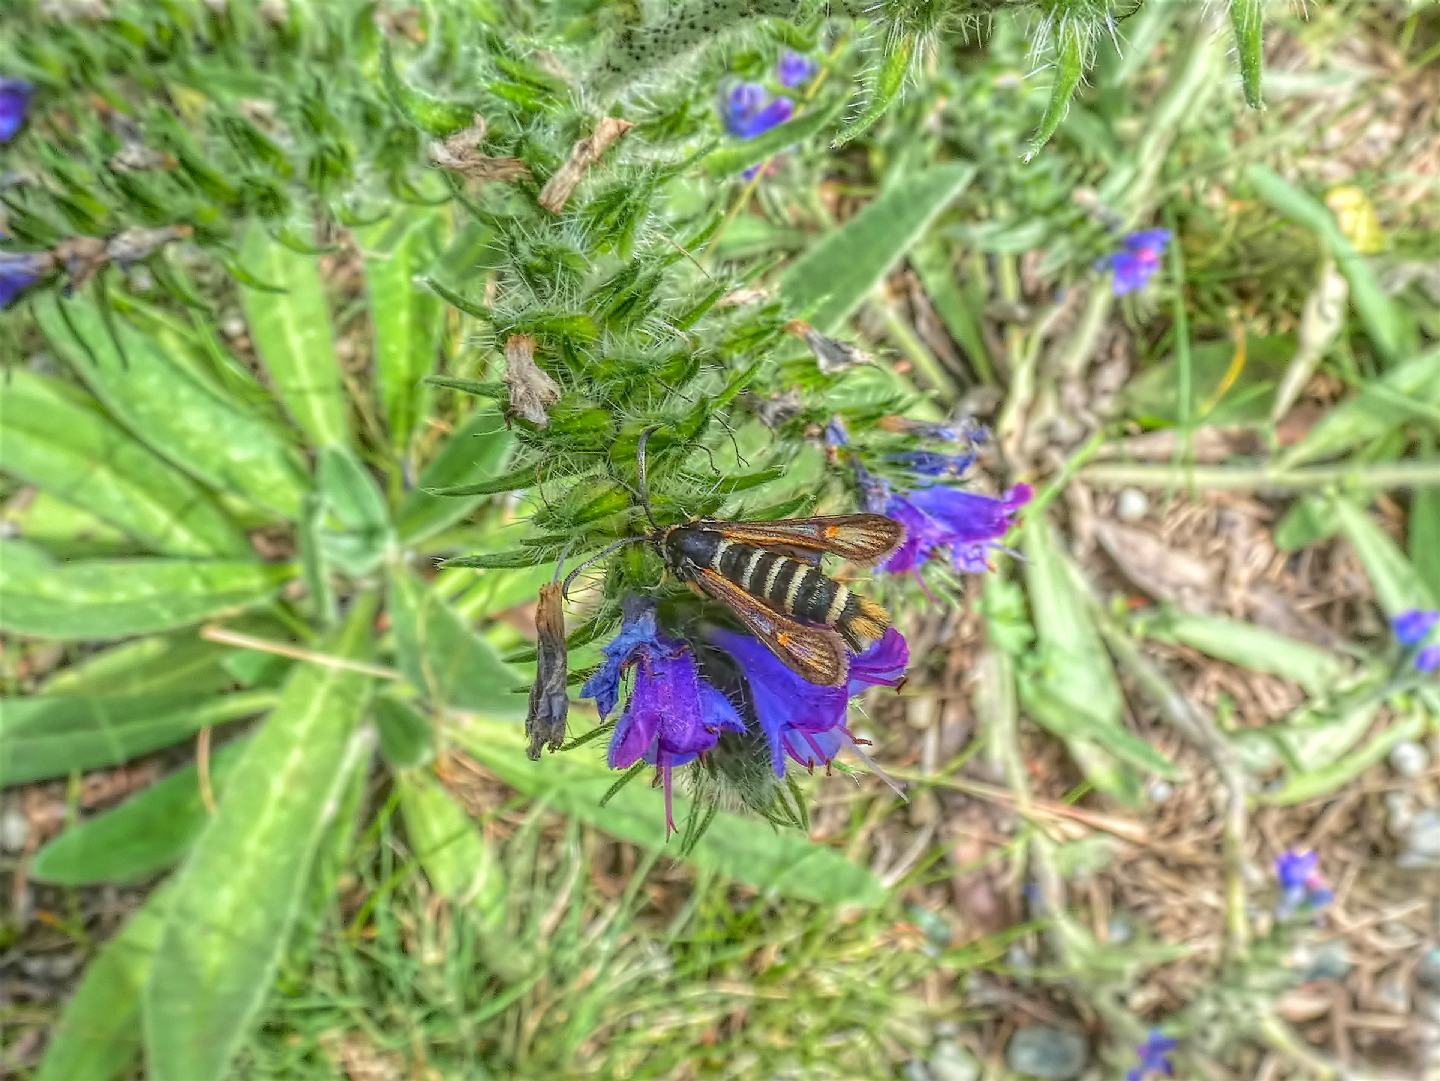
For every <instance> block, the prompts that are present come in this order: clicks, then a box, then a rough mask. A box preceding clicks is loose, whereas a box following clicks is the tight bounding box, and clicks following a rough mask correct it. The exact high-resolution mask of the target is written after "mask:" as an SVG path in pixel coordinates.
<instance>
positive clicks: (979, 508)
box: [857, 463, 1032, 574]
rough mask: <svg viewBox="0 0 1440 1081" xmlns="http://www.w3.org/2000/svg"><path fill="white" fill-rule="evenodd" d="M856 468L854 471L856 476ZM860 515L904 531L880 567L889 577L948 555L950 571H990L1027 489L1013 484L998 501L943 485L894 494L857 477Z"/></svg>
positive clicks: (882, 485)
mask: <svg viewBox="0 0 1440 1081" xmlns="http://www.w3.org/2000/svg"><path fill="white" fill-rule="evenodd" d="M860 468H861V467H859V465H858V463H857V470H859V469H860ZM861 486H862V488H863V489H864V491H865V509H866V510H869V511H871V512H873V513H877V514H884V515H887V516H889V517H891V518H894V519H895V520H896V521H898V522H900V523H901V524H902V525H903V526H904V527H905V541H904V543H903V544H901V545H900V547H899V548H897V549H895V551H894V552H892V553H891V554H890V557H889V558H888V559H886V560H885V561H884V562H883V563H881V564H880V569H881V570H884V571H889V572H890V573H892V574H905V573H907V572H914V571H916V570H917V568H919V566H920V565H921V564H922V563H924V562H925V561H926V560H927V559H930V558H932V557H936V556H941V555H942V554H943V553H945V552H946V551H948V553H949V556H950V562H951V565H952V566H953V567H954V568H955V569H956V570H957V571H962V572H965V573H969V574H978V573H980V572H982V571H985V570H987V569H988V568H989V554H990V551H991V550H992V549H993V548H995V547H997V546H998V544H999V541H1000V538H1002V537H1003V536H1005V534H1006V533H1008V532H1010V529H1011V527H1012V526H1013V525H1014V524H1015V515H1016V512H1017V511H1018V510H1019V509H1020V508H1021V507H1023V506H1024V505H1025V504H1026V503H1028V502H1030V496H1031V494H1032V492H1031V488H1030V486H1029V485H1028V484H1017V485H1016V486H1015V487H1013V488H1011V489H1010V491H1008V492H1006V493H1005V496H1004V497H1003V498H1001V499H996V498H994V497H993V496H988V495H979V494H977V493H975V492H966V491H963V490H962V489H959V488H950V487H947V486H945V485H939V484H937V485H933V486H931V487H928V488H917V489H916V490H914V491H912V492H906V493H903V494H900V493H896V492H895V491H893V490H892V489H891V488H890V485H888V484H887V483H886V482H885V481H884V480H882V479H880V478H878V477H873V476H870V475H869V474H868V473H862V476H861Z"/></svg>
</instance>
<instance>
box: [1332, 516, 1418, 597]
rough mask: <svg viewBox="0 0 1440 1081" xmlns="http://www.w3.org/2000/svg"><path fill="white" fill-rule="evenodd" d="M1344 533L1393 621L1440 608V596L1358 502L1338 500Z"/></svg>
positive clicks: (1338, 518) (1339, 518) (1341, 529)
mask: <svg viewBox="0 0 1440 1081" xmlns="http://www.w3.org/2000/svg"><path fill="white" fill-rule="evenodd" d="M1334 510H1335V518H1336V520H1337V521H1338V522H1339V523H1340V532H1341V533H1342V534H1344V536H1345V539H1346V540H1348V541H1349V542H1350V545H1351V547H1353V548H1354V549H1355V554H1356V555H1357V556H1359V557H1360V562H1361V563H1362V564H1364V566H1365V573H1366V574H1368V575H1369V577H1370V584H1371V585H1372V586H1374V587H1375V596H1376V598H1377V599H1378V600H1379V602H1380V607H1381V608H1382V609H1383V610H1384V612H1385V614H1386V615H1387V616H1389V617H1390V618H1391V619H1393V618H1395V617H1396V616H1398V615H1399V614H1400V613H1401V612H1404V611H1406V610H1407V609H1410V608H1437V607H1440V601H1437V598H1440V593H1432V592H1431V591H1430V588H1429V587H1428V586H1427V585H1426V584H1425V580H1424V579H1423V578H1422V577H1420V572H1419V571H1417V570H1416V569H1415V566H1414V564H1412V563H1411V562H1410V561H1409V560H1408V559H1406V558H1405V554H1404V553H1403V552H1401V551H1400V548H1399V546H1398V545H1397V544H1396V543H1395V542H1394V541H1393V540H1391V539H1390V535H1389V534H1388V533H1386V532H1385V531H1384V530H1383V529H1381V528H1380V526H1379V525H1378V524H1377V523H1376V522H1375V520H1374V519H1373V518H1372V517H1371V516H1370V515H1369V514H1367V513H1366V511H1365V509H1364V508H1363V507H1361V506H1360V505H1359V504H1358V503H1354V502H1352V501H1350V500H1348V499H1336V500H1335V501H1334Z"/></svg>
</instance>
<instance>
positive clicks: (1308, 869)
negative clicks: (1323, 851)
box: [1275, 849, 1335, 917]
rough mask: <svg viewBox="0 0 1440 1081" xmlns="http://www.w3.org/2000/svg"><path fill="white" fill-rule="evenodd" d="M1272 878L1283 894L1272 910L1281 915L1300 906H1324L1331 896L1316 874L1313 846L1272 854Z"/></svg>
mask: <svg viewBox="0 0 1440 1081" xmlns="http://www.w3.org/2000/svg"><path fill="white" fill-rule="evenodd" d="M1275 877H1276V878H1277V879H1278V880H1279V882H1280V890H1281V892H1282V894H1283V896H1282V898H1281V901H1280V904H1279V906H1278V907H1277V909H1276V912H1277V914H1278V915H1280V916H1282V917H1283V916H1288V915H1290V914H1291V913H1293V912H1295V911H1297V910H1299V909H1302V908H1312V909H1314V908H1324V907H1325V906H1326V905H1328V904H1329V903H1330V902H1331V901H1333V900H1334V899H1335V891H1334V890H1332V889H1331V888H1330V887H1329V885H1328V884H1327V883H1326V882H1325V879H1324V878H1323V877H1322V876H1321V874H1320V853H1318V852H1316V851H1314V850H1313V849H1311V850H1310V851H1308V852H1296V851H1294V850H1293V849H1286V850H1285V851H1284V852H1282V853H1280V855H1278V856H1276V857H1275Z"/></svg>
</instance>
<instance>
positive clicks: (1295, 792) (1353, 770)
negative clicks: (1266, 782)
mask: <svg viewBox="0 0 1440 1081" xmlns="http://www.w3.org/2000/svg"><path fill="white" fill-rule="evenodd" d="M1428 726H1429V719H1428V718H1427V717H1426V716H1425V714H1424V713H1423V712H1421V711H1420V710H1418V709H1417V710H1416V711H1415V712H1414V713H1412V714H1411V715H1410V716H1408V717H1405V718H1403V719H1401V720H1399V721H1397V722H1395V723H1394V724H1391V725H1390V727H1388V728H1386V729H1385V730H1383V731H1381V732H1377V733H1376V734H1375V735H1374V736H1372V737H1371V738H1370V739H1368V740H1366V741H1365V742H1364V743H1363V744H1362V745H1361V746H1360V748H1359V749H1358V750H1355V751H1352V752H1351V753H1350V754H1347V755H1345V756H1344V757H1343V758H1338V759H1336V760H1335V761H1334V762H1331V763H1330V764H1329V765H1326V766H1322V767H1320V768H1319V769H1313V770H1307V771H1305V772H1303V773H1293V774H1291V775H1290V776H1289V777H1287V778H1286V779H1285V781H1284V783H1283V784H1281V785H1279V786H1278V787H1276V788H1273V789H1269V790H1267V791H1265V792H1263V793H1261V795H1260V802H1261V803H1265V804H1269V805H1270V806H1275V807H1284V806H1287V805H1289V804H1294V803H1304V802H1305V801H1307V800H1312V799H1319V798H1321V797H1324V796H1328V795H1330V794H1331V793H1333V792H1337V791H1339V790H1340V789H1341V788H1343V787H1344V786H1345V785H1347V784H1349V783H1350V782H1351V781H1353V780H1354V779H1355V778H1357V777H1359V776H1360V774H1362V773H1364V772H1365V771H1366V770H1367V769H1369V768H1370V767H1371V766H1373V765H1375V764H1376V763H1377V762H1382V761H1384V759H1385V756H1386V755H1387V754H1389V753H1390V749H1391V748H1392V747H1394V746H1395V744H1397V743H1399V742H1400V741H1401V740H1407V739H1417V738H1419V737H1420V736H1421V735H1423V734H1424V732H1425V729H1426V728H1427V727H1428Z"/></svg>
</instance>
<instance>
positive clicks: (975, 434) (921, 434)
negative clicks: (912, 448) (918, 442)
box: [879, 416, 990, 443]
mask: <svg viewBox="0 0 1440 1081" xmlns="http://www.w3.org/2000/svg"><path fill="white" fill-rule="evenodd" d="M879 426H880V427H881V428H884V429H885V430H886V431H887V432H900V433H901V434H902V435H913V436H916V437H918V438H920V439H939V440H943V441H944V442H946V443H961V442H964V443H984V442H985V441H986V440H987V439H989V438H990V430H989V429H988V428H986V427H985V425H983V424H981V423H979V422H978V421H976V420H974V419H973V418H970V417H967V418H966V419H964V420H962V421H961V422H960V423H959V425H958V426H957V425H954V424H936V423H935V422H934V421H928V420H911V419H910V418H909V417H897V416H888V417H881V418H880V421H879Z"/></svg>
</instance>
